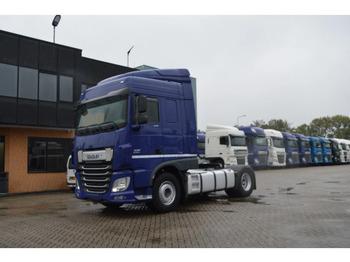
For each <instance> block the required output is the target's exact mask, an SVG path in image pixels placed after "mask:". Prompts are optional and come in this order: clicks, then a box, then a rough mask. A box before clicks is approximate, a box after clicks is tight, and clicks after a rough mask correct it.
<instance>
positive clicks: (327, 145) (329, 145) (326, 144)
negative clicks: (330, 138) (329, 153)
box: [323, 141, 331, 149]
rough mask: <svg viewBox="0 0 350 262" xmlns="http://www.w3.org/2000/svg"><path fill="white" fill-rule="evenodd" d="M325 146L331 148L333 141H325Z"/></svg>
mask: <svg viewBox="0 0 350 262" xmlns="http://www.w3.org/2000/svg"><path fill="white" fill-rule="evenodd" d="M323 145H324V148H327V149H330V148H331V143H330V142H326V141H324V142H323Z"/></svg>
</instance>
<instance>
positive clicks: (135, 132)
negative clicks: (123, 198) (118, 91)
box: [131, 95, 164, 188]
mask: <svg viewBox="0 0 350 262" xmlns="http://www.w3.org/2000/svg"><path fill="white" fill-rule="evenodd" d="M143 97H144V98H146V99H147V109H146V111H145V112H143V113H140V112H139V113H135V112H137V106H135V104H137V100H138V98H137V95H136V96H134V97H133V104H134V106H133V108H134V109H133V111H134V112H133V114H134V117H133V118H134V119H133V125H132V129H131V145H132V166H133V170H134V176H135V180H134V186H135V187H136V188H138V187H146V186H148V183H149V174H150V172H152V170H153V168H154V167H155V166H157V165H158V164H159V163H160V162H161V161H162V158H163V150H164V149H163V138H162V126H161V121H160V114H159V112H160V108H159V107H160V103H159V99H158V98H157V97H151V96H143ZM142 114H143V115H142ZM140 116H142V118H143V119H144V121H143V123H138V120H137V119H136V118H139V119H140Z"/></svg>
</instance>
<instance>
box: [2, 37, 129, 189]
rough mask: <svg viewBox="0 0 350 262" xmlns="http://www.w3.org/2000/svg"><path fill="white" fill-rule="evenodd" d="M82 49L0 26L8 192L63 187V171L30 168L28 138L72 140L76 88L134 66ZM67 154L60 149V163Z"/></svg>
mask: <svg viewBox="0 0 350 262" xmlns="http://www.w3.org/2000/svg"><path fill="white" fill-rule="evenodd" d="M101 52H103V50H101ZM81 53H82V50H80V49H77V48H72V47H68V46H62V45H58V44H54V43H50V42H46V41H42V40H39V39H34V38H30V37H26V36H22V35H18V34H13V33H10V32H6V31H2V30H0V139H1V140H0V150H3V149H2V148H3V147H4V148H5V154H4V155H5V157H4V164H3V161H2V159H0V172H1V171H3V170H2V169H4V171H5V172H8V184H9V185H8V193H23V192H37V191H51V190H62V189H68V187H67V186H66V172H53V173H50V172H43V171H41V172H39V171H33V169H32V166H33V165H32V164H33V162H31V160H29V158H28V147H29V144H30V143H29V138H33V137H36V138H43V140H45V139H44V138H60V139H64V138H69V139H73V137H74V131H72V130H73V129H74V128H75V117H74V105H75V103H76V102H77V101H78V100H79V98H80V94H81V92H82V91H83V90H85V89H86V88H89V87H91V86H94V85H96V84H97V83H98V82H99V81H101V80H103V79H105V78H108V77H111V76H115V75H119V74H122V73H126V72H130V71H135V70H136V69H132V68H129V67H124V66H120V65H115V64H111V63H106V62H103V61H98V60H94V59H90V58H85V57H82V56H81ZM3 140H4V143H3ZM44 142H45V141H44ZM46 142H47V144H48V143H49V142H48V141H46ZM37 149H38V148H37ZM46 150H47V149H46ZM31 154H32V155H31V156H30V159H35V158H36V157H33V152H32V153H31ZM69 154H70V151H69V152H68V150H65V151H64V154H63V155H64V157H61V158H60V159H61V161H60V162H61V163H62V159H65V160H66V159H67V158H68V155H69ZM0 157H1V158H3V154H2V152H1V154H0ZM37 159H40V158H37ZM41 159H42V158H41ZM41 159H40V161H41ZM29 162H30V163H29ZM50 164H51V162H50ZM47 165H49V164H47ZM28 166H30V168H31V172H28V169H29V167H28ZM34 166H35V165H34ZM34 169H35V168H34ZM60 169H61V168H60ZM50 170H51V169H50ZM55 170H58V169H55Z"/></svg>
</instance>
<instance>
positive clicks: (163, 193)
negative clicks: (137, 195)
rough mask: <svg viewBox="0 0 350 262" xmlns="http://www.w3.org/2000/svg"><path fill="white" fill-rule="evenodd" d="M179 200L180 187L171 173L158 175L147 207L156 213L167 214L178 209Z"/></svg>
mask: <svg viewBox="0 0 350 262" xmlns="http://www.w3.org/2000/svg"><path fill="white" fill-rule="evenodd" d="M180 199H181V186H180V183H179V181H178V180H177V178H176V177H175V176H174V175H173V174H171V173H163V174H161V175H159V176H158V177H157V178H156V180H155V182H154V184H153V189H152V201H151V202H149V203H147V206H148V207H149V208H150V209H151V210H153V211H155V212H157V213H167V212H171V211H174V210H176V209H177V208H178V206H179V203H180Z"/></svg>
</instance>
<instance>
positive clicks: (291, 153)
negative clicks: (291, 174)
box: [282, 132, 299, 166]
mask: <svg viewBox="0 0 350 262" xmlns="http://www.w3.org/2000/svg"><path fill="white" fill-rule="evenodd" d="M282 136H283V140H284V146H285V149H286V165H287V166H295V165H299V148H298V139H297V138H296V137H295V136H294V135H292V134H290V133H287V132H282Z"/></svg>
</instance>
